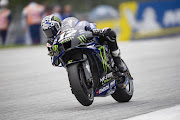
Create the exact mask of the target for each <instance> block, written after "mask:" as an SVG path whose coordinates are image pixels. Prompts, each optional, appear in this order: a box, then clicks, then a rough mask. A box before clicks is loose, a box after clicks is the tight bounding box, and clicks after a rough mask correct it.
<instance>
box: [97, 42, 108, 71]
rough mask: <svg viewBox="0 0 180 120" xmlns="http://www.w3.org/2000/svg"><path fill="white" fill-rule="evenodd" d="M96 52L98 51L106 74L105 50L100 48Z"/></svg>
mask: <svg viewBox="0 0 180 120" xmlns="http://www.w3.org/2000/svg"><path fill="white" fill-rule="evenodd" d="M98 50H99V51H100V55H101V59H102V62H103V68H104V70H105V71H106V72H107V58H106V53H105V48H104V47H103V46H101V47H100V48H98Z"/></svg>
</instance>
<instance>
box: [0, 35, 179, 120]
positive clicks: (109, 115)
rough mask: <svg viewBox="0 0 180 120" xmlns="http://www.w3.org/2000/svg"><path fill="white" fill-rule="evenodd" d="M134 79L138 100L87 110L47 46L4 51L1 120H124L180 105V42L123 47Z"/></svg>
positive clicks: (101, 101) (102, 101)
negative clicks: (72, 92) (57, 66)
mask: <svg viewBox="0 0 180 120" xmlns="http://www.w3.org/2000/svg"><path fill="white" fill-rule="evenodd" d="M118 44H119V47H120V48H121V53H122V58H123V59H124V60H125V62H126V63H127V65H128V67H129V69H130V71H131V74H132V76H133V77H134V87H135V91H134V96H133V98H132V99H131V101H130V102H127V103H118V102H116V101H115V100H113V98H112V97H111V96H108V97H105V98H102V97H98V98H95V100H94V102H93V104H92V105H91V106H89V107H84V106H82V105H81V104H80V103H79V102H78V101H77V100H76V99H75V97H74V95H73V94H71V90H70V87H69V81H68V77H67V73H66V70H65V69H64V68H56V67H53V66H51V63H50V58H49V56H47V49H46V47H45V46H35V47H26V48H16V49H1V50H0V120H68V119H70V120H75V119H77V120H85V119H86V120H93V119H97V120H98V119H99V120H100V119H101V120H102V119H105V120H109V119H111V120H121V119H126V118H131V117H134V116H137V115H142V114H146V113H149V112H153V111H156V110H161V109H164V108H169V107H173V106H176V105H179V104H180V37H175V38H165V39H158V40H146V41H137V42H129V43H118Z"/></svg>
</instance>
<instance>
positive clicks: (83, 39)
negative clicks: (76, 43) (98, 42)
mask: <svg viewBox="0 0 180 120" xmlns="http://www.w3.org/2000/svg"><path fill="white" fill-rule="evenodd" d="M77 38H78V39H79V40H80V41H81V42H86V37H85V35H80V36H79V37H77Z"/></svg>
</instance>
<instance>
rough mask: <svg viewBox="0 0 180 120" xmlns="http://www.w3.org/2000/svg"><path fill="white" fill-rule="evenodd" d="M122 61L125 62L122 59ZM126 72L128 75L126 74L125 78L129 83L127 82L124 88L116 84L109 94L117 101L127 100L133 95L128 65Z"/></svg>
mask: <svg viewBox="0 0 180 120" xmlns="http://www.w3.org/2000/svg"><path fill="white" fill-rule="evenodd" d="M122 62H123V63H124V64H125V62H124V61H123V60H122ZM125 65H126V64H125ZM126 67H127V66H126ZM126 74H128V76H126V77H125V79H127V77H128V79H129V83H128V84H127V86H126V87H125V88H122V87H121V86H117V90H116V92H115V93H113V94H112V95H111V96H112V97H113V98H114V99H115V100H116V101H118V102H128V101H129V100H130V99H131V98H132V96H133V92H134V85H133V81H132V77H131V74H130V72H129V69H128V67H127V71H126Z"/></svg>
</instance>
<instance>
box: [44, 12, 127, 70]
mask: <svg viewBox="0 0 180 120" xmlns="http://www.w3.org/2000/svg"><path fill="white" fill-rule="evenodd" d="M69 26H70V27H75V26H81V27H82V28H84V29H85V30H88V31H91V32H92V34H93V36H94V38H95V39H96V40H97V42H98V43H100V44H103V43H104V41H107V42H106V43H107V45H108V47H109V49H110V51H111V55H112V57H113V60H114V63H115V66H116V68H117V69H118V71H120V72H121V73H123V72H126V71H127V68H126V66H125V65H124V64H123V62H122V60H121V57H120V49H119V48H118V45H117V41H116V33H115V31H114V30H112V29H110V28H108V27H106V28H104V29H97V28H96V25H95V24H94V23H89V22H87V21H79V20H78V19H77V18H75V17H68V18H66V19H64V20H63V21H62V22H61V21H60V19H59V18H58V17H57V16H55V15H49V16H46V17H44V18H43V20H42V22H41V27H42V30H43V33H44V35H45V36H46V37H47V38H48V41H47V44H46V47H47V48H48V51H49V55H50V56H51V59H52V60H53V57H54V56H57V54H56V52H55V49H53V48H56V47H55V46H57V47H58V45H57V44H56V43H55V39H59V36H60V34H61V30H62V28H63V29H66V27H67V28H69ZM67 30H68V29H67ZM59 63H60V62H58V61H57V62H56V63H55V64H53V65H54V66H58V65H59Z"/></svg>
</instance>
